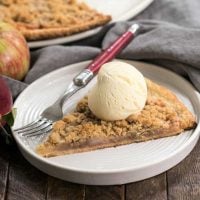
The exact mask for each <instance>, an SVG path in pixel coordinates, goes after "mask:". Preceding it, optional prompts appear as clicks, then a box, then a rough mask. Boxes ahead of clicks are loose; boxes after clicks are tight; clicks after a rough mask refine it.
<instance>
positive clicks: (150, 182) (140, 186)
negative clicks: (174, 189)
mask: <svg viewBox="0 0 200 200" xmlns="http://www.w3.org/2000/svg"><path fill="white" fill-rule="evenodd" d="M132 199H134V200H144V199H145V200H165V199H167V184H166V173H163V174H161V175H158V176H155V177H152V178H149V179H146V180H143V181H139V182H135V183H131V184H127V185H126V200H132Z"/></svg>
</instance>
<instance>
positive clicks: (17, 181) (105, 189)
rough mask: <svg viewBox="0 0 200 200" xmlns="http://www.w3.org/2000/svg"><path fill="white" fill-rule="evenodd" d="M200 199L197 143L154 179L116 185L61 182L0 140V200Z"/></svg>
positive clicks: (198, 148)
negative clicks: (179, 159) (189, 151)
mask: <svg viewBox="0 0 200 200" xmlns="http://www.w3.org/2000/svg"><path fill="white" fill-rule="evenodd" d="M2 199H9V200H12V199H14V200H18V199H19V200H23V199H27V200H29V199H30V200H36V199H37V200H40V199H49V200H50V199H52V200H56V199H58V200H62V199H65V200H138V199H142V200H143V199H144V200H149V199H150V200H179V199H180V200H184V199H187V200H193V199H196V200H200V142H199V143H198V144H197V145H196V147H195V148H194V150H193V151H192V152H191V154H190V155H189V156H188V157H187V158H186V159H185V160H183V161H182V162H181V163H180V164H178V165H177V166H175V167H174V168H172V169H170V170H169V171H167V172H165V173H163V174H160V175H158V176H156V177H153V178H150V179H147V180H144V181H139V182H136V183H129V184H126V185H117V186H87V185H79V184H74V183H70V182H67V181H62V180H59V179H57V178H53V177H51V176H48V175H47V174H44V173H43V172H41V171H39V170H38V169H36V168H35V167H33V166H32V165H30V164H29V163H28V162H27V161H26V160H25V159H24V158H23V156H22V155H21V153H20V152H19V151H18V148H17V147H16V146H15V145H14V146H12V147H8V146H6V145H5V144H4V143H3V142H2V141H0V200H2Z"/></svg>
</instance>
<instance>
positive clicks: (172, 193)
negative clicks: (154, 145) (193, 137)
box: [167, 141, 200, 200]
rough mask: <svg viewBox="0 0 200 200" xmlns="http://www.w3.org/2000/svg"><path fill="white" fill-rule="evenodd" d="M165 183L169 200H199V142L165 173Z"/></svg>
mask: <svg viewBox="0 0 200 200" xmlns="http://www.w3.org/2000/svg"><path fill="white" fill-rule="evenodd" d="M167 181H168V198H169V200H174V199H181V200H184V199H187V200H190V199H192V200H195V199H196V200H199V199H200V188H199V183H200V141H199V142H198V144H197V145H196V147H195V148H194V150H193V151H192V153H191V154H190V155H189V156H188V157H187V158H186V159H185V160H183V161H182V162H181V163H180V164H179V165H177V166H176V167H174V168H172V169H171V170H169V171H168V172H167Z"/></svg>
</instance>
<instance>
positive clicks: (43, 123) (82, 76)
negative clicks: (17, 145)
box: [13, 24, 140, 137]
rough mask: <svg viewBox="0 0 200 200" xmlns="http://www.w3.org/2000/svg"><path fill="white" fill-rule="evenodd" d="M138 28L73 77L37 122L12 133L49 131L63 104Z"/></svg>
mask: <svg viewBox="0 0 200 200" xmlns="http://www.w3.org/2000/svg"><path fill="white" fill-rule="evenodd" d="M139 28H140V26H139V25H138V24H133V25H132V26H131V27H130V28H129V29H128V30H127V31H126V32H125V33H124V34H123V35H121V36H120V37H119V38H118V39H117V40H116V41H115V42H114V43H113V44H112V45H111V46H109V47H108V48H106V49H105V50H103V51H102V52H101V53H100V54H99V55H98V56H97V57H96V58H95V59H94V60H93V61H92V62H91V63H90V64H89V65H88V66H87V67H86V68H85V69H84V70H83V71H82V72H80V73H79V74H78V75H77V76H75V77H74V79H73V81H72V83H71V84H70V85H69V86H68V88H67V90H66V92H65V93H64V94H63V95H62V96H61V97H59V98H58V100H57V101H56V102H55V103H54V104H53V105H51V106H50V107H48V108H46V109H45V110H44V111H43V112H42V113H41V114H40V117H39V118H38V119H37V120H35V121H33V122H32V123H30V124H28V125H26V126H23V127H21V128H18V129H15V130H13V131H14V132H16V133H18V134H20V135H22V136H25V137H30V136H37V135H40V134H44V133H47V132H49V131H51V129H52V124H53V122H55V121H57V120H59V119H61V118H62V117H63V111H62V107H63V104H64V102H65V101H66V100H67V99H69V98H70V97H71V96H72V95H73V94H74V93H76V92H77V91H78V90H80V89H81V88H83V87H85V86H86V85H87V84H88V83H89V82H90V80H91V79H92V78H93V77H94V76H95V75H96V73H97V72H98V70H99V69H100V67H101V66H102V65H103V64H104V63H106V62H108V61H111V60H112V59H113V58H114V57H115V56H116V55H117V54H118V53H119V52H120V51H121V50H122V49H123V48H124V47H125V46H127V45H128V44H129V42H130V41H131V40H132V39H133V38H134V37H135V36H136V34H137V33H138V31H139Z"/></svg>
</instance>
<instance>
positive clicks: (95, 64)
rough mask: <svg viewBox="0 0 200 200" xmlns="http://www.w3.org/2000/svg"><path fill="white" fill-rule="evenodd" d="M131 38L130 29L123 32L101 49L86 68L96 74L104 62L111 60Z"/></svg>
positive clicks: (132, 35) (132, 34)
mask: <svg viewBox="0 0 200 200" xmlns="http://www.w3.org/2000/svg"><path fill="white" fill-rule="evenodd" d="M133 38H134V33H132V32H131V31H127V32H125V33H124V34H123V35H121V36H120V37H119V38H118V39H117V40H116V41H115V42H114V43H113V44H112V45H111V46H110V47H108V48H106V49H105V50H103V51H102V52H101V53H100V54H99V55H98V56H97V57H96V58H95V59H94V60H93V61H92V62H91V63H90V64H89V65H88V67H87V68H86V69H89V70H90V71H92V72H93V73H94V74H96V73H97V72H98V71H99V69H100V68H101V66H102V65H103V64H104V63H106V62H109V61H111V60H112V59H113V58H114V57H115V56H116V55H117V54H118V53H119V52H120V51H122V49H124V48H125V47H126V46H127V45H128V44H129V43H130V41H131V40H132V39H133Z"/></svg>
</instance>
